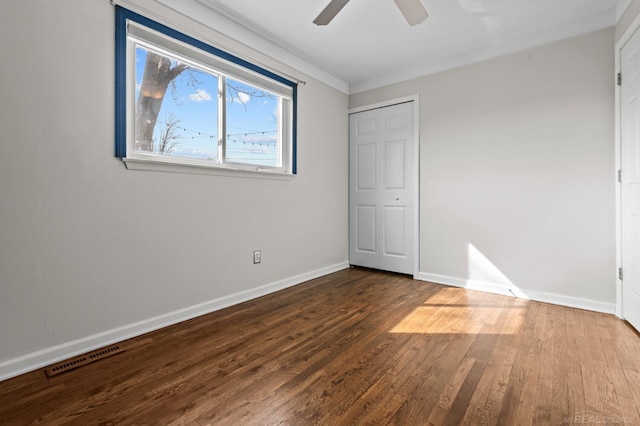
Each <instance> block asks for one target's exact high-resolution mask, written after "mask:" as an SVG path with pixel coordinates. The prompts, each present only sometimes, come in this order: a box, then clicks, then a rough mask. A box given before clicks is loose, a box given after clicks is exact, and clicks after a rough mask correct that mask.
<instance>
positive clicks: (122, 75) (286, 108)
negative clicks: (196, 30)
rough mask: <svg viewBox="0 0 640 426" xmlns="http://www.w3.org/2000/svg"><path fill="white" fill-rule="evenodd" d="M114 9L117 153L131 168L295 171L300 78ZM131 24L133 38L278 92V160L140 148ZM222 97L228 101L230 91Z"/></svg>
mask: <svg viewBox="0 0 640 426" xmlns="http://www.w3.org/2000/svg"><path fill="white" fill-rule="evenodd" d="M115 9H116V31H115V43H116V45H115V53H116V54H115V67H116V69H115V89H116V93H115V156H116V157H118V158H121V159H122V160H123V161H124V162H125V165H126V166H127V168H129V169H137V170H160V171H171V172H182V173H205V174H219V173H220V172H221V173H223V174H227V175H228V174H230V175H236V176H246V175H247V173H249V174H253V175H266V176H292V175H296V174H297V161H296V157H297V141H296V133H297V132H296V128H297V83H296V82H294V81H291V80H289V79H287V78H285V77H283V76H281V75H278V74H276V73H275V72H273V71H270V70H267V69H265V68H263V67H260V66H258V65H256V64H254V63H252V62H250V61H248V60H245V59H242V58H240V57H237V56H235V55H233V54H231V53H228V52H226V51H224V50H222V49H220V48H218V47H215V46H212V45H210V44H208V43H205V42H203V41H200V40H198V39H196V38H194V37H191V36H189V35H187V34H184V33H182V32H180V31H177V30H175V29H173V28H170V27H168V26H166V25H163V24H160V23H158V22H156V21H154V20H152V19H150V18H147V17H144V16H142V15H140V14H137V13H135V12H132V11H130V10H128V9H125V8H123V7H121V6H117V5H116V7H115ZM130 26H131V27H130ZM130 28H132V29H133V31H132V32H133V33H134V34H133V35H132V38H135V39H142V41H143V42H144V43H148V44H151V45H155V47H156V48H158V49H160V50H166V51H167V52H170V53H171V54H173V53H176V55H177V56H178V57H183V58H186V59H187V60H188V61H191V62H194V63H196V64H200V65H204V66H205V67H207V68H210V69H211V70H212V71H213V72H215V73H216V74H218V75H221V76H223V78H227V77H228V78H231V79H235V80H239V81H242V82H246V83H247V84H249V85H252V86H255V87H256V88H260V89H264V90H267V91H270V92H273V93H274V94H276V95H277V96H278V99H279V104H280V108H279V110H280V118H279V120H278V126H279V129H278V130H279V137H280V141H279V144H278V150H279V154H280V159H279V163H280V166H279V167H274V166H261V165H256V164H248V163H238V162H231V161H226V159H225V158H224V157H225V156H224V155H222V156H218V157H219V158H218V159H217V160H215V161H214V160H204V159H196V158H189V157H177V156H169V155H161V154H154V153H144V152H140V151H136V150H135V146H134V145H135V135H134V132H135V128H134V121H135V117H134V115H135V102H136V96H135V75H134V74H135V72H134V71H132V69H134V65H135V48H130V46H133V45H134V42H133V41H131V40H130ZM165 42H166V43H167V44H166V45H163V44H162V43H165ZM176 49H177V52H176ZM287 95H289V96H287ZM223 96H224V93H223ZM221 103H222V104H225V103H226V96H224V98H223V100H222V102H221ZM225 109H226V106H224V107H222V108H221V110H220V111H221V114H225ZM222 121H223V122H224V120H222ZM218 132H219V135H220V136H219V144H220V145H222V151H224V150H225V149H226V143H227V141H226V139H227V137H226V134H225V133H224V126H223V127H222V129H220V128H219V129H218ZM220 132H222V133H220ZM219 151H220V149H219Z"/></svg>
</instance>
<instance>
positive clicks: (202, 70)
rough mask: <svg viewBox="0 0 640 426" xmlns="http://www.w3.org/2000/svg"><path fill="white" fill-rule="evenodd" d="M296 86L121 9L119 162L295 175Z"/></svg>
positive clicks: (135, 165)
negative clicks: (120, 159)
mask: <svg viewBox="0 0 640 426" xmlns="http://www.w3.org/2000/svg"><path fill="white" fill-rule="evenodd" d="M295 113H296V83H294V82H292V81H290V80H288V79H286V78H284V77H282V76H279V75H277V74H275V73H273V72H271V71H269V70H266V69H264V68H261V67H259V66H257V65H254V64H252V63H250V62H248V61H246V60H244V59H241V58H238V57H236V56H234V55H231V54H229V53H227V52H224V51H222V50H220V49H218V48H216V47H213V46H211V45H208V44H206V43H203V42H200V41H198V40H196V39H194V38H192V37H190V36H187V35H185V34H183V33H180V32H178V31H175V30H173V29H171V28H168V27H166V26H164V25H162V24H159V23H157V22H155V21H152V20H150V19H148V18H145V17H143V16H140V15H138V14H136V13H134V12H131V11H129V10H126V9H124V8H121V7H119V6H116V156H118V157H121V158H123V160H124V161H125V163H126V164H127V167H129V168H131V167H133V168H147V169H148V168H154V167H150V166H149V165H156V166H158V165H159V166H160V167H161V166H162V165H171V166H172V167H173V166H178V168H181V169H182V170H185V168H200V169H202V168H205V169H215V170H220V169H227V170H242V171H253V172H263V173H271V174H285V175H287V174H295V173H296V164H295V154H296V145H295V134H296V133H295V125H296V118H295Z"/></svg>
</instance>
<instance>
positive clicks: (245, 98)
mask: <svg viewBox="0 0 640 426" xmlns="http://www.w3.org/2000/svg"><path fill="white" fill-rule="evenodd" d="M238 99H239V100H240V103H243V104H246V103H249V101H251V95H249V94H247V93H244V92H238Z"/></svg>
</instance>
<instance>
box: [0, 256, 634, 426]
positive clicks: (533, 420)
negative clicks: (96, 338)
mask: <svg viewBox="0 0 640 426" xmlns="http://www.w3.org/2000/svg"><path fill="white" fill-rule="evenodd" d="M124 344H125V346H127V350H126V352H123V353H121V354H117V355H114V356H112V357H110V358H107V359H104V360H101V361H98V362H95V363H93V364H89V365H86V366H83V367H80V368H78V369H76V370H73V371H70V372H67V373H64V374H61V375H58V376H54V377H52V378H47V377H46V376H45V374H44V372H43V371H42V370H39V371H34V372H32V373H29V374H25V375H23V376H20V377H16V378H14V379H11V380H7V381H4V382H0V424H2V425H13V424H31V423H41V424H66V423H70V424H211V425H276V424H288V425H308V424H326V425H356V424H396V425H423V424H425V425H426V424H434V425H457V424H469V425H477V424H501V425H516V424H535V425H546V424H577V423H578V424H594V423H599V424H603V423H606V422H609V423H614V422H617V423H624V424H640V337H639V336H638V334H636V333H635V331H634V330H633V329H631V327H629V326H628V325H627V324H626V323H624V322H623V321H620V320H619V319H617V318H616V317H614V316H611V315H605V314H598V313H594V312H588V311H582V310H578V309H571V308H565V307H560V306H554V305H548V304H544V303H537V302H529V301H525V300H521V299H515V298H511V297H505V296H497V295H492V294H487V293H481V292H475V291H468V290H464V289H458V288H452V287H446V286H440V285H435V284H430V283H425V282H419V281H414V280H412V279H410V278H408V277H406V276H401V275H394V274H388V273H383V272H374V271H368V270H362V269H349V270H345V271H341V272H338V273H335V274H332V275H329V276H327V277H323V278H320V279H316V280H314V281H310V282H308V283H305V284H302V285H299V286H296V287H293V288H290V289H287V290H284V291H281V292H278V293H275V294H272V295H269V296H265V297H262V298H260V299H256V300H253V301H250V302H247V303H243V304H241V305H237V306H234V307H231V308H228V309H224V310H222V311H218V312H215V313H212V314H209V315H206V316H203V317H200V318H196V319H194V320H191V321H187V322H184V323H181V324H178V325H175V326H172V327H168V328H166V329H163V330H160V331H157V332H154V333H150V334H147V335H145V336H141V337H139V338H136V339H132V340H131V341H128V342H124Z"/></svg>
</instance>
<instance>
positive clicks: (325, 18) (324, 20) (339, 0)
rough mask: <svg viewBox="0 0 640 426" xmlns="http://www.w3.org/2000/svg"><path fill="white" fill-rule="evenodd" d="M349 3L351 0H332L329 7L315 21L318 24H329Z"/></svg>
mask: <svg viewBox="0 0 640 426" xmlns="http://www.w3.org/2000/svg"><path fill="white" fill-rule="evenodd" d="M347 3H349V0H331V2H329V4H328V5H327V7H325V8H324V9H323V10H322V12H320V15H318V17H317V18H316V19H314V21H313V23H314V24H316V25H327V24H328V23H329V22H331V20H332V19H333V18H335V17H336V15H337V14H338V12H340V11H341V10H342V8H343V7H344V6H345V5H346V4H347Z"/></svg>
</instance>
